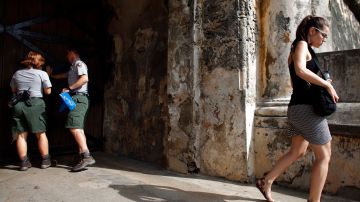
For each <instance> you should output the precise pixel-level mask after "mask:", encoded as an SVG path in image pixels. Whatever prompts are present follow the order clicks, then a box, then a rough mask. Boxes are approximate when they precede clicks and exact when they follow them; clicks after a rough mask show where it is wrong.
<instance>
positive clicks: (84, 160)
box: [47, 49, 95, 172]
mask: <svg viewBox="0 0 360 202" xmlns="http://www.w3.org/2000/svg"><path fill="white" fill-rule="evenodd" d="M67 59H68V61H69V63H70V64H71V67H70V70H69V72H67V73H63V74H57V75H53V74H52V70H51V68H47V71H48V73H49V75H50V76H51V78H54V79H64V78H67V79H68V85H69V86H68V87H67V88H64V89H63V90H62V91H63V92H69V93H70V95H71V96H72V99H73V100H74V101H75V103H76V108H75V109H74V110H73V111H70V112H69V113H68V115H67V119H66V122H65V128H68V129H69V130H70V132H71V134H72V135H73V136H74V138H75V140H76V142H77V144H78V146H79V153H80V162H79V163H78V164H77V165H75V166H74V167H73V168H72V171H75V172H76V171H81V170H84V169H85V167H87V166H89V165H93V164H95V159H94V158H93V157H92V156H91V154H90V152H89V149H88V146H87V144H86V136H85V133H84V123H85V117H86V113H87V111H88V108H89V94H88V81H89V77H88V68H87V66H86V64H85V63H84V62H83V61H81V60H80V57H79V53H78V51H77V50H75V49H69V50H68V53H67Z"/></svg>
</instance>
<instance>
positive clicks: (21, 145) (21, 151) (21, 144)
mask: <svg viewBox="0 0 360 202" xmlns="http://www.w3.org/2000/svg"><path fill="white" fill-rule="evenodd" d="M27 136H28V133H27V132H21V133H19V134H18V136H17V139H16V149H17V152H18V155H19V158H20V160H21V161H23V160H25V159H26V158H27V143H26V139H27Z"/></svg>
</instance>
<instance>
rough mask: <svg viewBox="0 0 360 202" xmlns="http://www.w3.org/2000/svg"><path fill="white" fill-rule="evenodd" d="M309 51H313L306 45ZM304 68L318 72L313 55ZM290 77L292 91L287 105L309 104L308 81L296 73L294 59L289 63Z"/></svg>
mask: <svg viewBox="0 0 360 202" xmlns="http://www.w3.org/2000/svg"><path fill="white" fill-rule="evenodd" d="M308 48H309V51H310V52H311V51H313V50H312V48H311V47H310V46H308ZM306 68H307V69H309V70H311V71H312V72H314V73H315V74H318V73H319V71H320V70H319V68H318V67H317V65H316V63H315V60H314V57H312V58H311V60H310V61H307V62H306ZM289 70H290V77H291V81H292V86H293V93H292V95H291V99H290V103H289V106H291V105H298V104H309V105H310V104H311V97H310V91H309V90H310V83H309V82H307V81H305V80H304V79H302V78H300V77H299V76H298V75H296V72H295V67H294V61H292V62H291V64H290V65H289Z"/></svg>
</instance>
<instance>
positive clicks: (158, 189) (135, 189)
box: [110, 185, 264, 202]
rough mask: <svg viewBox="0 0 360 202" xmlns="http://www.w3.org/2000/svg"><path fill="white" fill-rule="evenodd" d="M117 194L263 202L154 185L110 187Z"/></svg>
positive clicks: (151, 198)
mask: <svg viewBox="0 0 360 202" xmlns="http://www.w3.org/2000/svg"><path fill="white" fill-rule="evenodd" d="M110 187H111V188H113V189H115V190H118V191H119V194H120V195H121V196H123V197H126V198H128V199H130V200H133V201H176V202H186V201H198V202H201V201H207V202H208V201H218V202H222V201H223V202H225V201H229V200H243V201H264V200H258V199H252V198H246V197H240V196H228V195H220V194H213V193H206V192H194V191H185V190H181V189H177V188H173V187H165V186H154V185H110Z"/></svg>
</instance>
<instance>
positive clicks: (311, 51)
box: [308, 45, 329, 79]
mask: <svg viewBox="0 0 360 202" xmlns="http://www.w3.org/2000/svg"><path fill="white" fill-rule="evenodd" d="M308 49H309V52H310V54H311V57H312V59H313V60H314V62H315V65H316V66H317V68H318V69H319V71H320V73H321V76H322V77H323V79H325V74H324V72H323V71H322V70H321V66H320V64H319V60H318V57H317V56H316V54H315V52H314V50H313V49H312V48H311V46H310V45H309V46H308ZM325 71H329V69H325Z"/></svg>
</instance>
